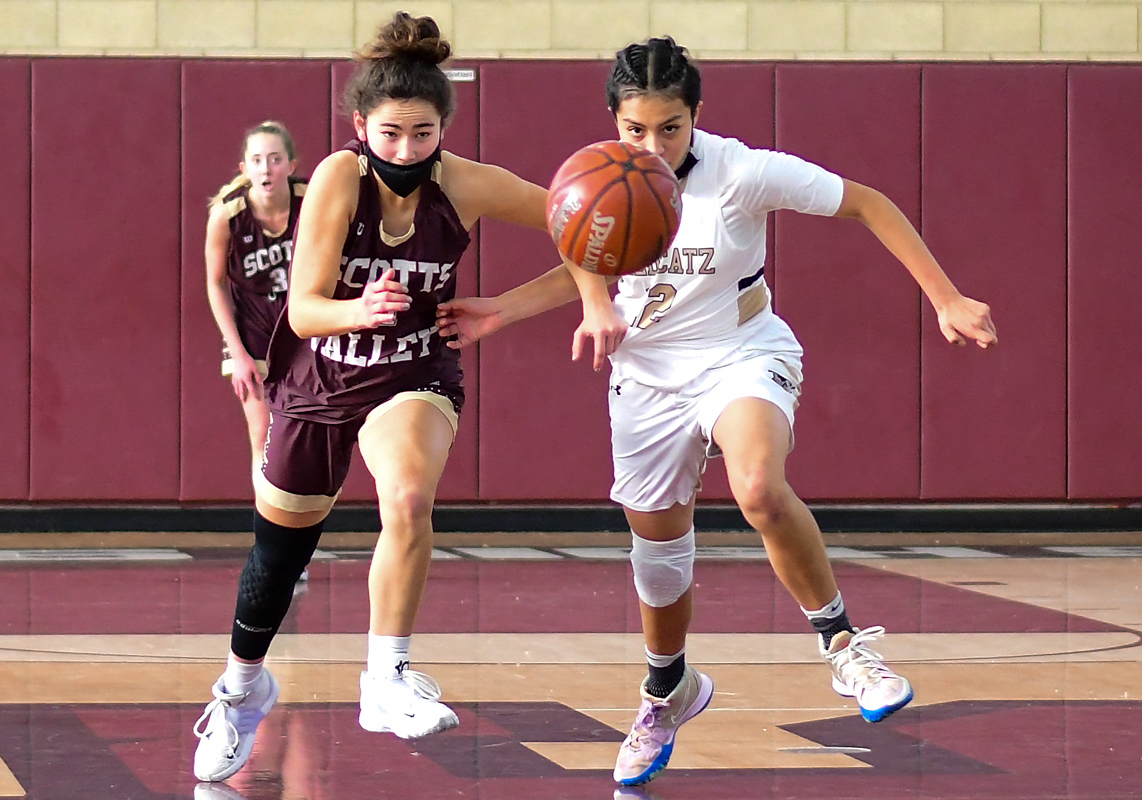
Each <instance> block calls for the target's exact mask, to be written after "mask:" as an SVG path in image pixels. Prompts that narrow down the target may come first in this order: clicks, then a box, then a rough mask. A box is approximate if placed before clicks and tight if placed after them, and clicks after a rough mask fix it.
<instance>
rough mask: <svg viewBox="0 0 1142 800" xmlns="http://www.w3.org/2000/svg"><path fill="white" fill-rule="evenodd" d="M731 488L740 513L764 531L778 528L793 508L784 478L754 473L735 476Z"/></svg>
mask: <svg viewBox="0 0 1142 800" xmlns="http://www.w3.org/2000/svg"><path fill="white" fill-rule="evenodd" d="M733 489H734V499H735V500H737V503H738V507H739V508H740V509H741V511H742V514H743V515H744V516H745V518H746V519H747V520H748V521H749V523H750V524H751V525H752V526H753V527H755V528H757V529H758V530H759V531H762V532H763V533H764V532H766V531H767V530H773V529H775V528H780V527H781V526H782V524H783V523H784V522H785V521H786V520H787V519H788V518H789V516H790V514H791V513H792V511H793V509H792V504H793V502H795V499H794V497H793V492H792V490H791V489H790V488H789V485H788V484H787V483H786V482H785V481H784V480H780V479H778V480H773V479H771V478H770V477H769V476H767V475H765V474H764V473H755V474H752V475H745V476H741V477H740V478H738V480H736V481H735V482H734V487H733Z"/></svg>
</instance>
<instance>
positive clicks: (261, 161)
mask: <svg viewBox="0 0 1142 800" xmlns="http://www.w3.org/2000/svg"><path fill="white" fill-rule="evenodd" d="M296 169H297V151H296V149H295V147H294V143H293V137H292V136H290V134H289V131H288V130H286V127H285V126H284V125H283V124H282V123H280V122H275V121H273V120H266V121H265V122H262V123H260V124H258V125H256V126H254V127H253V128H251V129H250V130H248V131H247V132H246V135H245V137H244V138H243V141H242V160H241V161H240V162H239V164H238V174H237V176H235V177H234V179H233V180H231V181H230V182H229V183H227V184H226V185H225V186H223V187H222V188H221V189H219V190H218V193H217V194H215V195H214V197H213V198H211V200H210V217H209V219H208V221H207V223H206V296H207V298H208V299H209V301H210V310H211V311H212V312H213V314H214V321H215V322H216V323H217V324H218V329H219V330H220V331H221V333H222V339H223V344H224V347H223V351H222V374H223V375H224V376H227V377H229V378H230V383H231V385H232V386H233V387H234V394H236V395H237V396H238V400H239V401H240V402H241V403H242V411H243V412H244V413H245V415H246V426H247V428H248V430H249V434H250V451H251V456H252V458H253V462H254V464H255V465H257V464H259V463H260V462H261V458H262V449H263V447H264V446H265V442H266V430H267V429H268V427H269V423H270V413H269V409H268V407H267V405H266V401H265V396H264V392H263V391H262V380H263V378H264V377H265V375H266V352H267V349H268V347H269V343H270V335H271V334H272V333H273V330H274V324H275V323H276V322H277V318H278V316H279V315H280V314H281V310H282V308H283V307H284V306H285V299H286V291H287V290H288V288H289V268H290V261H291V256H292V251H293V242H292V240H291V239H292V236H293V229H294V226H295V225H296V223H297V218H298V214H299V213H300V211H301V199H302V197H303V196H304V194H305V188H306V185H307V184H306V181H304V180H299V179H295V178H294V177H293V174H294V172H295V171H296Z"/></svg>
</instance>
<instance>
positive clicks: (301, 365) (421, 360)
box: [266, 140, 469, 422]
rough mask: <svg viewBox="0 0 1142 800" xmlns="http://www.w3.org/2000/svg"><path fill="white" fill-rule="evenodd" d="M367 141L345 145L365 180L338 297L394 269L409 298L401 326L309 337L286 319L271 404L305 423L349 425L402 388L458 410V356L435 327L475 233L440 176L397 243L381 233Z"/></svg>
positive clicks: (278, 337) (275, 350)
mask: <svg viewBox="0 0 1142 800" xmlns="http://www.w3.org/2000/svg"><path fill="white" fill-rule="evenodd" d="M363 147H364V146H363V143H361V142H359V141H356V140H354V141H353V142H350V143H349V144H347V145H346V146H345V147H344V148H343V149H345V150H349V151H351V152H352V153H354V154H356V155H357V158H358V164H359V165H360V175H361V180H360V183H359V184H358V186H359V188H358V194H357V213H356V214H355V215H354V217H353V220H352V222H351V223H350V225H349V232H348V235H347V236H346V238H345V246H344V248H343V249H342V250H341V275H340V277H339V278H338V280H337V286H336V288H335V289H334V290H333V299H334V300H350V299H353V298H357V297H360V296H361V294H362V292H363V290H364V287H365V284H367V283H371V282H373V281H375V280H377V279H378V278H379V277H380V276H381V275H382V274H383V273H384V272H385V270H388V269H394V270H396V280H397V281H399V282H400V283H402V284H404V286H405V287H406V289H407V291H408V294H409V296H410V297H411V298H412V302H411V304H410V306H409V308H408V310H407V311H402V312H400V313H398V314H397V315H396V324H395V325H391V326H383V327H378V328H370V329H368V330H363V331H357V332H356V333H348V334H342V335H340V336H325V337H319V338H313V339H307V340H305V341H302V340H300V339H298V337H297V335H296V334H295V333H294V332H293V329H292V328H290V326H289V323H288V320H287V319H286V318H285V317H284V316H283V317H282V322H281V324H279V325H278V326H277V329H276V330H275V331H274V338H273V341H272V342H271V344H270V355H269V377H268V378H267V380H266V388H267V396H268V398H269V401H270V406H271V408H273V409H274V410H275V411H276V412H280V413H283V414H285V415H287V416H291V417H296V418H299V419H309V420H315V421H319V422H344V421H347V420H352V419H357V418H360V417H363V416H364V415H366V414H368V413H369V411H371V410H372V409H373V408H374V407H376V406H377V405H379V404H380V403H383V402H385V401H386V400H388V399H389V398H390V397H392V396H394V395H396V394H398V393H400V392H406V391H419V390H427V391H438V392H440V393H441V394H443V395H445V396H447V397H449V398H450V399H451V400H452V402H453V404H454V405H456V407H457V410H459V407H460V405H461V404H462V403H463V399H464V396H463V390H462V389H461V388H460V383H461V378H462V372H461V369H460V353H459V351H457V350H453V349H451V348H449V347H446V346H445V344H444V341H443V340H442V339H441V338H440V335H439V334H438V333H437V329H436V306H437V305H438V304H440V303H442V302H445V301H447V300H451V299H452V298H453V297H455V296H456V265H457V263H458V262H459V261H460V257H461V256H462V255H463V254H464V250H465V249H466V248H467V247H468V242H469V237H468V231H467V230H465V229H464V226H463V225H462V224H461V222H460V217H459V215H458V214H457V213H456V209H455V208H453V206H452V203H451V201H450V200H449V199H448V197H447V196H446V195H445V194H444V192H443V190H442V189H441V188H440V185H439V183H438V182H437V178H438V177H439V172H435V173H434V175H433V180H429V181H425V183H424V184H423V185H422V186H421V187H420V198H419V200H418V202H417V206H416V212H415V214H414V216H413V223H412V228H411V229H410V231H409V233H408V234H407V235H406V236H403V237H400V238H399V239H393V238H392V237H390V236H388V235H387V234H385V233H383V231H382V229H381V197H380V189H379V186H378V183H377V178H376V176H375V174H374V173H373V170H372V169H370V168H369V163H368V160H367V159H366V157H365V156H364V155H363V152H364V149H363Z"/></svg>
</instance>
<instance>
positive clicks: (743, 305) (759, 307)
mask: <svg viewBox="0 0 1142 800" xmlns="http://www.w3.org/2000/svg"><path fill="white" fill-rule="evenodd" d="M768 305H769V292H768V291H767V290H766V288H765V281H763V280H760V279H759V280H758V282H757V283H755V284H754V285H753V286H751V287H749V288H748V289H746V290H745V291H744V292H742V293H741V294H739V295H738V325H745V324H746V323H747V322H749V321H750V320H751V319H753V318H754V317H756V316H757V315H758V314H760V313H761V312H762V311H765V308H766V306H768Z"/></svg>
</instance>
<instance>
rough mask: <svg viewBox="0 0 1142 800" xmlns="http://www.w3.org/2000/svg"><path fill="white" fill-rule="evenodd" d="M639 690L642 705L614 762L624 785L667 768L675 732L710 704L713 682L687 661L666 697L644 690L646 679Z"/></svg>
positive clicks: (649, 776) (672, 750)
mask: <svg viewBox="0 0 1142 800" xmlns="http://www.w3.org/2000/svg"><path fill="white" fill-rule="evenodd" d="M640 691H641V694H642V705H641V706H640V707H639V709H638V717H637V718H636V719H635V721H634V727H632V728H631V731H630V735H628V736H627V738H626V740H625V741H624V742H623V743H622V746H621V747H620V748H619V759H618V762H617V763H616V764H615V781H617V782H618V783H620V784H622V785H623V786H637V785H638V784H640V783H646V782H647V781H649V780H650V779H651V778H653V777H654V776H655V775H657V774H658V773H660V772H662V770H664V769H665V768H666V764H667V762H669V761H670V754H671V753H672V752H674V735H675V734H676V733H678V729H679V728H680V727H681V726H682V723H683V722H686V721H687V720H690V719H693V718H694V717H696V716H698V714H700V713H701V712H702V711H703V710H704V709H705V708H706V706H708V705H709V704H710V698H712V697H713V696H714V682H713V681H712V680H710V676H709V675H705V674H703V673H701V672H698V670H696V669H694V668H693V667H691V666H690V665H689V664H687V665H686V672H685V674H683V676H682V681H681V682H680V683H679V684H678V685H677V686H676V687H674V691H673V692H671V693H670V694H669V695H667V696H666V697H664V698H659V697H653V696H651V695H649V694H647V693H646V681H645V680H644V681H643V682H642V687H641V689H640Z"/></svg>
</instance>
